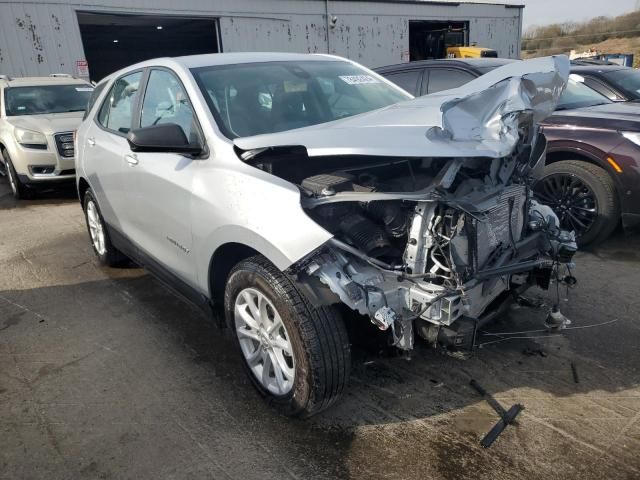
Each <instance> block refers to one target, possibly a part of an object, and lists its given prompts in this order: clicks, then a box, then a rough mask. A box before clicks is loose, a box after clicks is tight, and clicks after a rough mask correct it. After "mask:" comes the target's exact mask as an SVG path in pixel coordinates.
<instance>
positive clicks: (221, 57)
mask: <svg viewBox="0 0 640 480" xmlns="http://www.w3.org/2000/svg"><path fill="white" fill-rule="evenodd" d="M328 59H329V60H330V59H334V60H342V61H346V60H345V59H344V58H340V57H336V56H333V55H326V54H315V53H311V54H310V53H279V52H238V53H209V54H205V55H188V56H185V57H173V58H171V60H173V61H174V62H177V63H179V64H181V65H183V66H184V67H186V68H199V67H211V66H216V65H234V64H239V63H256V62H303V61H320V60H325V61H326V60H328ZM158 60H162V59H158ZM150 62H153V60H150ZM144 63H147V62H144Z"/></svg>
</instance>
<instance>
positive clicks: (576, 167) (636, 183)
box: [377, 59, 640, 246]
mask: <svg viewBox="0 0 640 480" xmlns="http://www.w3.org/2000/svg"><path fill="white" fill-rule="evenodd" d="M513 61H516V60H508V59H464V60H462V59H461V60H426V61H421V62H411V63H404V64H400V65H393V66H389V67H382V68H379V69H377V71H378V73H380V74H381V75H383V76H385V77H387V78H388V79H389V80H391V81H393V82H395V83H397V84H398V85H400V86H401V87H402V88H404V89H405V90H407V91H408V92H410V93H412V94H414V95H425V94H428V93H435V92H438V91H440V90H445V89H448V88H455V87H458V86H460V85H463V84H464V83H466V82H469V81H470V80H473V79H474V78H477V77H479V76H481V75H483V74H485V73H487V72H488V71H490V70H493V69H494V68H497V67H499V66H501V65H504V64H506V63H509V62H513ZM542 129H543V132H544V134H545V136H546V137H547V141H548V149H547V165H546V167H545V170H544V173H543V175H542V177H541V178H539V179H538V181H537V183H536V193H537V195H538V196H539V199H540V200H541V201H542V202H544V203H546V204H548V205H549V206H551V207H552V208H553V209H554V210H555V212H556V214H557V215H558V217H559V218H560V221H561V223H562V226H563V228H566V229H571V230H574V231H575V232H576V234H577V236H578V242H579V244H580V245H583V246H584V245H587V244H590V243H595V242H599V241H602V240H604V239H605V238H606V237H607V236H609V234H610V233H611V232H612V231H613V230H614V229H615V228H616V226H617V225H618V224H619V223H620V222H621V221H622V225H623V227H624V228H625V230H627V231H629V230H631V229H635V228H638V227H640V104H638V103H633V102H628V103H613V102H611V101H610V100H609V99H607V98H605V97H604V96H602V95H600V94H599V93H597V92H595V91H594V90H592V89H590V88H589V87H587V86H585V85H583V84H582V83H581V82H580V81H576V80H575V79H571V80H570V81H569V84H568V86H567V89H566V91H565V93H564V95H563V96H562V99H561V100H560V104H559V105H558V109H557V110H556V112H555V113H554V114H553V115H552V116H551V117H549V118H548V119H547V120H546V121H544V122H543V123H542Z"/></svg>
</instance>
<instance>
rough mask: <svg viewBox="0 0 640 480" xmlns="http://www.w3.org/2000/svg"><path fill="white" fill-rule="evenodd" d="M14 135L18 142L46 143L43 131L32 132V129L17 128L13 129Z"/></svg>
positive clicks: (24, 143)
mask: <svg viewBox="0 0 640 480" xmlns="http://www.w3.org/2000/svg"><path fill="white" fill-rule="evenodd" d="M14 135H15V137H16V140H17V141H18V143H21V144H23V145H46V144H47V137H45V136H44V134H43V133H40V132H34V131H33V130H25V129H24V128H17V127H16V129H15V130H14Z"/></svg>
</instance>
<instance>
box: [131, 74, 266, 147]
mask: <svg viewBox="0 0 640 480" xmlns="http://www.w3.org/2000/svg"><path fill="white" fill-rule="evenodd" d="M265 100H266V99H265ZM163 123H175V124H177V125H179V126H180V127H182V130H183V131H184V134H185V136H186V137H187V139H188V140H189V143H197V142H198V140H199V139H198V128H197V126H196V121H195V115H194V113H193V108H192V107H191V103H190V102H189V98H187V94H186V92H185V91H184V88H183V87H182V84H181V83H180V82H179V81H178V79H177V78H176V76H175V75H173V74H172V73H170V72H168V71H166V70H152V71H151V74H150V75H149V82H148V83H147V89H146V91H145V94H144V100H143V102H142V116H141V117H140V126H141V127H150V126H152V125H160V124H163Z"/></svg>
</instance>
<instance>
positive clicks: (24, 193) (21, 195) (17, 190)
mask: <svg viewBox="0 0 640 480" xmlns="http://www.w3.org/2000/svg"><path fill="white" fill-rule="evenodd" d="M1 153H2V160H3V163H4V170H5V174H6V175H7V178H8V180H9V186H10V187H11V193H13V196H14V198H15V199H16V200H23V199H26V198H30V197H31V196H32V195H31V191H30V190H29V188H28V187H27V186H26V185H24V184H23V183H22V182H21V181H20V178H18V174H17V173H16V169H15V168H14V167H13V163H11V158H10V157H9V152H7V150H5V149H4V148H3V149H2V152H1Z"/></svg>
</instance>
